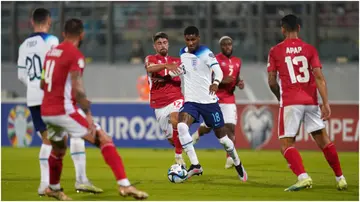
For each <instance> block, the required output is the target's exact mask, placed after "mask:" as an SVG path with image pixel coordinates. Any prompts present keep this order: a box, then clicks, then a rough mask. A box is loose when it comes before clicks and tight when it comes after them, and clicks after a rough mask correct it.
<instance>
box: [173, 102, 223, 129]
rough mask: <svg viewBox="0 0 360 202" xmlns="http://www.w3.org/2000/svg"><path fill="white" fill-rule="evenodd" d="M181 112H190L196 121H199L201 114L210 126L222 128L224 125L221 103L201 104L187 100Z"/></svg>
mask: <svg viewBox="0 0 360 202" xmlns="http://www.w3.org/2000/svg"><path fill="white" fill-rule="evenodd" d="M180 112H186V113H188V114H190V115H191V116H192V117H193V118H194V119H195V122H199V118H200V115H201V116H202V118H203V119H204V122H205V124H206V125H207V126H208V127H210V128H221V127H223V126H224V118H223V114H222V112H221V109H220V106H219V103H211V104H199V103H195V102H185V104H184V106H183V107H182V109H180Z"/></svg>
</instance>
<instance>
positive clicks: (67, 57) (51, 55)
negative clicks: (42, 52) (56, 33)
mask: <svg viewBox="0 0 360 202" xmlns="http://www.w3.org/2000/svg"><path fill="white" fill-rule="evenodd" d="M84 68H85V59H84V56H83V54H82V53H81V52H80V51H79V50H78V49H77V48H76V47H75V46H74V45H73V44H71V43H69V42H63V43H61V44H59V45H58V46H57V47H56V48H54V49H52V50H50V51H49V52H48V53H47V54H46V57H45V61H44V69H43V71H45V74H44V80H45V86H44V98H43V102H42V105H41V115H43V116H56V115H64V114H72V113H74V112H75V111H76V110H77V107H76V101H75V98H74V92H73V89H72V85H71V76H70V72H72V71H78V72H80V73H81V74H82V72H83V70H84Z"/></svg>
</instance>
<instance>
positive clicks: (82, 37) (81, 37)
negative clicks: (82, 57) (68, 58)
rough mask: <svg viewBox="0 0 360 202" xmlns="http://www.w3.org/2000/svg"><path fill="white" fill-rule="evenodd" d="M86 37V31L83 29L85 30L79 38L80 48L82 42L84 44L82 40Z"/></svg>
mask: <svg viewBox="0 0 360 202" xmlns="http://www.w3.org/2000/svg"><path fill="white" fill-rule="evenodd" d="M84 37H85V32H84V31H83V32H81V34H80V39H79V45H78V48H80V46H81V44H82V42H83V40H84Z"/></svg>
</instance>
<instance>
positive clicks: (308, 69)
mask: <svg viewBox="0 0 360 202" xmlns="http://www.w3.org/2000/svg"><path fill="white" fill-rule="evenodd" d="M313 68H321V63H320V59H319V55H318V53H317V51H316V49H315V48H314V47H313V46H312V45H310V44H307V43H305V42H303V41H302V40H300V39H285V40H284V41H283V42H281V43H279V44H277V45H276V46H274V47H272V48H271V49H270V52H269V57H268V64H267V69H268V72H270V71H277V73H278V75H279V86H280V107H282V106H287V105H317V104H318V97H317V87H316V83H315V77H314V75H313V74H312V70H313Z"/></svg>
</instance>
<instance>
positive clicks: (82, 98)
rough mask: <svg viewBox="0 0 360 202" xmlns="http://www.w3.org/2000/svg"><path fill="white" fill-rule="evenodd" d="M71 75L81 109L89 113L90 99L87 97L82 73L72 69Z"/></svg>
mask: <svg viewBox="0 0 360 202" xmlns="http://www.w3.org/2000/svg"><path fill="white" fill-rule="evenodd" d="M70 75H71V82H72V88H73V89H74V90H75V98H76V101H77V103H79V105H80V107H81V109H82V110H83V111H84V112H85V113H86V114H88V113H89V112H90V101H89V100H88V99H87V98H86V94H85V89H84V85H83V81H82V78H81V73H80V72H79V71H72V72H71V73H70Z"/></svg>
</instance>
